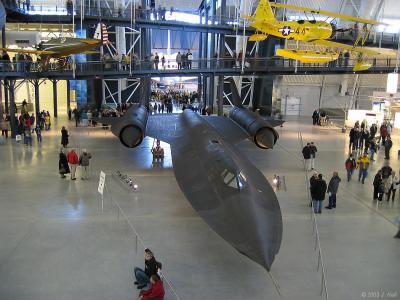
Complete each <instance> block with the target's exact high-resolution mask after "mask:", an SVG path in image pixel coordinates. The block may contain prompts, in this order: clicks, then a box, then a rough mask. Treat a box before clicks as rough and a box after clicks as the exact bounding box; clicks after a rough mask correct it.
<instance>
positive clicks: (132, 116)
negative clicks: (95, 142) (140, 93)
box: [111, 106, 148, 148]
mask: <svg viewBox="0 0 400 300" xmlns="http://www.w3.org/2000/svg"><path fill="white" fill-rule="evenodd" d="M147 118H148V111H147V109H146V107H144V106H139V107H137V108H134V109H132V110H128V111H127V112H126V116H124V119H123V120H122V122H120V123H118V124H116V125H115V126H112V127H111V131H112V133H113V134H114V135H116V136H117V137H118V138H119V140H120V141H121V143H122V144H123V145H124V146H126V147H128V148H135V147H137V146H139V145H140V144H141V143H142V141H143V139H144V137H145V134H146V126H147Z"/></svg>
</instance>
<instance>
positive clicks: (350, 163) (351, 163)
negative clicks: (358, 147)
mask: <svg viewBox="0 0 400 300" xmlns="http://www.w3.org/2000/svg"><path fill="white" fill-rule="evenodd" d="M345 167H346V171H347V181H350V180H351V177H352V176H353V173H354V169H355V168H356V167H357V162H356V160H355V159H354V157H353V154H350V155H349V158H348V159H347V160H346V162H345Z"/></svg>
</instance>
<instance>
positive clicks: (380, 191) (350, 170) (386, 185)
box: [302, 110, 400, 238]
mask: <svg viewBox="0 0 400 300" xmlns="http://www.w3.org/2000/svg"><path fill="white" fill-rule="evenodd" d="M320 118H321V116H320V114H319V111H317V110H315V111H314V114H313V125H318V124H319V122H320ZM391 133H392V124H391V123H390V122H386V121H385V122H383V123H382V124H381V125H380V127H379V128H378V125H377V123H373V124H371V126H370V127H369V128H368V127H367V122H366V121H365V120H364V121H362V122H361V123H360V122H359V121H357V122H355V124H354V127H353V128H352V129H351V130H350V132H349V148H348V151H349V155H348V157H347V159H346V161H345V163H344V167H345V169H346V173H347V182H350V181H351V180H352V176H353V174H354V172H355V170H356V169H358V176H357V177H358V182H360V183H361V184H365V182H366V179H367V177H368V175H369V170H370V167H371V163H372V162H374V161H375V155H377V153H378V152H379V150H380V147H383V149H384V165H383V167H381V168H379V170H378V171H377V173H376V174H375V175H374V177H373V182H372V185H373V194H372V199H373V201H378V202H382V201H384V200H386V201H387V202H389V201H392V202H394V201H395V199H396V194H397V190H398V189H399V186H400V179H399V178H400V171H399V174H397V172H396V171H394V170H393V169H392V167H391V166H390V151H391V148H392V147H393V141H392V139H391ZM316 153H317V148H316V146H315V145H314V143H313V142H310V143H307V145H306V146H305V147H303V149H302V154H303V159H304V166H305V170H306V171H310V170H314V173H313V175H312V176H311V177H310V181H309V187H310V196H311V200H312V201H311V202H312V204H310V205H311V206H312V207H313V210H314V213H317V214H320V213H321V212H322V203H323V201H324V200H325V197H326V194H328V197H329V204H328V205H327V206H326V207H325V208H326V209H333V208H336V195H337V193H338V190H339V184H340V182H341V178H340V177H339V173H338V172H337V171H335V172H333V175H332V177H331V179H330V181H329V184H328V185H327V184H326V181H325V179H324V178H323V175H322V174H319V173H318V172H317V171H315V162H314V161H315V155H316ZM398 221H399V222H398V225H399V226H400V217H399V218H398ZM395 237H396V238H400V228H399V232H398V233H397V234H396V236H395Z"/></svg>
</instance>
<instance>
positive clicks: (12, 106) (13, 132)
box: [6, 80, 17, 138]
mask: <svg viewBox="0 0 400 300" xmlns="http://www.w3.org/2000/svg"><path fill="white" fill-rule="evenodd" d="M7 91H8V93H9V96H10V125H11V137H12V138H15V136H16V135H17V123H16V118H15V114H16V113H17V109H16V108H17V106H16V105H15V80H8V86H7V90H6V93H7Z"/></svg>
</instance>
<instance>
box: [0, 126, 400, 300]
mask: <svg viewBox="0 0 400 300" xmlns="http://www.w3.org/2000/svg"><path fill="white" fill-rule="evenodd" d="M308 121H309V120H307V121H304V120H292V121H288V122H287V123H286V124H285V126H284V128H283V129H279V131H280V134H281V138H280V140H279V144H278V145H277V146H276V148H275V149H274V150H271V151H262V150H259V149H256V148H255V147H254V146H253V145H252V144H251V143H250V142H243V143H242V144H241V145H240V148H241V150H242V151H244V152H245V153H246V154H247V155H248V156H249V157H250V159H252V161H253V162H254V163H256V164H257V166H258V167H259V168H260V170H261V171H262V172H263V173H264V174H265V176H266V177H267V178H268V179H269V180H270V181H271V179H272V177H273V175H274V174H277V175H280V176H285V179H286V190H285V189H282V190H279V191H277V195H278V198H279V201H280V204H281V208H282V213H283V220H284V234H283V242H282V247H281V250H280V253H279V255H278V256H277V258H276V261H275V263H274V265H273V267H272V277H270V276H269V275H268V273H266V272H265V270H263V269H262V268H261V267H259V266H258V265H256V264H255V263H253V262H252V261H250V260H248V259H247V258H245V257H243V256H242V255H240V254H238V253H237V252H236V251H235V250H233V249H232V248H231V247H230V246H229V245H228V244H227V243H225V242H224V241H223V240H222V239H221V238H220V237H219V236H218V235H217V234H215V233H214V232H213V231H212V230H210V229H209V228H208V226H207V225H206V224H205V223H204V222H203V221H202V220H201V219H200V218H199V217H198V216H197V214H196V212H195V211H194V210H193V209H192V208H191V206H190V205H189V204H188V202H187V201H186V199H185V197H184V196H183V194H182V192H181V191H180V190H179V187H178V185H177V183H176V180H175V177H174V174H173V169H172V163H171V159H170V155H169V152H168V145H166V144H165V145H164V147H165V148H166V150H167V151H166V154H167V157H166V159H165V162H164V165H153V164H152V162H151V156H150V148H151V146H152V143H153V140H152V139H146V140H145V141H144V143H143V144H142V145H141V146H140V147H139V148H137V149H133V150H130V149H126V148H124V147H123V146H122V145H120V143H119V141H118V140H117V139H116V138H114V137H112V136H111V134H110V133H109V132H105V131H103V130H102V129H85V128H78V129H75V128H73V127H72V126H73V124H72V123H71V124H68V126H69V127H71V128H70V129H71V146H74V147H76V148H77V149H78V151H81V150H82V149H84V148H86V149H88V151H89V152H91V153H92V154H93V159H92V167H91V178H90V180H88V181H82V180H80V179H79V178H80V176H78V180H77V181H76V182H73V181H70V180H68V179H60V178H59V176H58V174H57V171H58V150H59V146H60V145H59V144H60V138H59V131H58V129H57V128H56V129H54V130H52V131H50V132H46V133H44V141H43V144H42V145H37V144H36V143H34V146H33V147H32V149H29V148H25V147H24V146H23V145H19V144H16V143H15V142H12V141H10V140H9V141H7V142H6V144H5V145H0V167H1V168H0V170H1V171H0V192H1V196H0V299H1V300H8V299H13V300H14V299H16V300H20V299H29V300H32V299H33V300H36V299H38V300H39V299H40V300H46V299H49V300H50V299H66V300H67V299H68V300H70V299H93V300H94V299H96V300H101V299H121V300H122V299H136V298H137V295H138V294H137V291H136V290H135V287H134V285H133V279H132V275H131V272H132V269H133V267H134V266H136V265H139V266H140V265H141V264H142V263H143V262H142V253H141V252H142V245H141V243H140V241H143V243H144V244H145V246H146V247H149V248H151V249H152V250H153V251H154V252H155V253H156V256H157V258H158V259H159V260H160V261H161V262H162V263H163V265H164V274H165V276H166V278H167V280H168V281H169V282H170V283H171V286H172V287H173V289H174V291H175V292H176V293H177V294H178V295H179V297H180V299H191V300H195V299H281V298H282V299H321V296H320V288H321V284H320V282H321V274H320V272H319V271H317V256H316V253H315V252H314V250H313V249H314V242H315V235H314V234H313V230H312V228H313V227H312V220H311V215H310V210H309V207H308V206H307V202H308V200H307V190H306V185H305V180H306V179H305V174H304V171H303V170H302V161H301V157H300V145H299V139H298V132H299V131H301V132H302V135H303V139H304V141H311V140H312V141H314V142H315V143H316V144H317V146H318V157H317V163H316V167H317V168H318V170H319V171H320V172H322V173H323V174H324V175H325V176H327V177H328V179H329V176H330V173H331V172H332V171H334V170H338V171H339V172H340V176H341V177H342V179H343V181H342V184H341V187H340V192H339V196H338V208H337V209H336V210H334V211H329V210H324V211H323V213H322V214H321V215H319V216H318V217H317V219H318V226H319V232H320V239H321V247H322V254H323V259H324V265H325V269H326V277H327V288H328V293H329V298H330V299H365V298H368V296H370V297H369V298H376V297H373V296H376V295H379V296H384V297H380V298H381V299H382V298H383V299H400V280H399V278H400V262H399V258H400V241H399V240H395V239H393V235H394V234H395V232H396V227H395V225H394V218H395V217H396V216H397V215H399V214H400V208H399V200H398V198H397V199H396V201H395V203H392V202H389V203H387V202H383V203H381V204H377V203H374V202H373V201H372V195H371V191H372V185H371V183H372V179H373V174H371V176H370V177H369V178H368V180H367V182H366V184H365V185H361V184H359V183H358V182H357V181H356V180H354V179H355V177H354V178H353V181H352V182H350V183H347V182H345V172H344V160H345V158H346V155H347V154H346V152H347V150H346V149H347V134H342V133H341V132H340V131H339V130H338V129H334V128H331V129H327V128H320V127H312V125H309V124H308V123H309V122H308ZM65 124H67V122H66V121H64V120H63V119H62V120H61V121H59V124H58V126H57V124H56V127H58V128H59V127H60V126H61V125H65ZM397 135H398V134H397V133H396V134H395V136H396V137H395V147H394V150H393V157H392V160H391V164H392V166H393V167H394V169H395V170H399V161H398V158H397V155H395V154H396V153H394V152H397V148H398V146H400V143H399V140H398V138H397ZM194 142H195V141H194ZM382 164H383V160H382V154H379V155H378V160H377V161H376V162H375V163H374V164H373V165H372V167H371V171H372V173H375V172H376V170H377V169H378V168H379V167H381V166H382ZM188 167H190V166H188ZM100 170H103V171H105V172H106V173H107V182H106V187H107V189H106V191H105V196H104V208H103V211H102V206H101V198H100V195H99V194H98V192H97V183H98V174H99V172H100ZM117 170H119V171H121V172H122V173H126V174H129V175H130V176H132V177H133V178H134V180H135V182H137V184H138V185H139V190H138V191H137V192H132V191H131V190H130V189H129V188H128V187H127V185H126V184H124V183H122V182H121V181H120V180H119V179H118V178H117V177H116V176H115V175H113V173H115V172H116V171H117ZM78 175H79V173H78ZM118 206H119V207H120V209H121V210H120V209H119V208H118ZM134 230H136V231H137V232H138V234H139V236H140V238H139V239H137V238H136V237H135V233H134ZM272 278H273V279H274V280H275V281H276V283H277V284H278V285H279V287H280V292H281V294H282V296H279V295H278V293H277V289H276V287H275V285H274V284H273V281H272ZM377 293H379V294H377ZM167 299H174V295H173V291H172V290H171V289H170V288H168V291H167Z"/></svg>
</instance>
